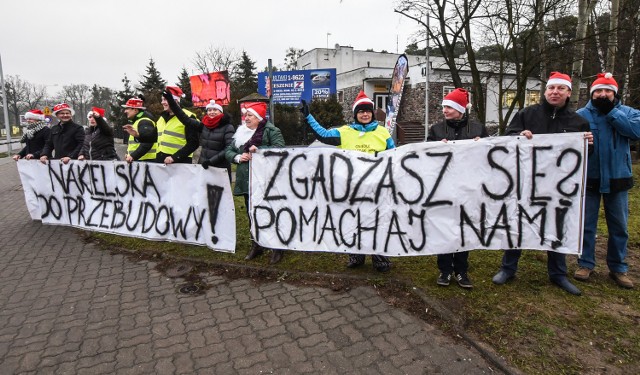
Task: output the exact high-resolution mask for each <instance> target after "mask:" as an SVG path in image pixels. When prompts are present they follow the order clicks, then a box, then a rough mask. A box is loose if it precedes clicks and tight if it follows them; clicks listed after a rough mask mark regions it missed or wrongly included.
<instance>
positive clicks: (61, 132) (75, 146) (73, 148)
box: [40, 103, 84, 164]
mask: <svg viewBox="0 0 640 375" xmlns="http://www.w3.org/2000/svg"><path fill="white" fill-rule="evenodd" d="M74 113H75V111H74V110H73V108H71V106H69V104H67V103H60V104H56V105H55V106H54V107H53V115H54V116H56V117H57V118H58V120H59V122H58V123H57V124H55V125H53V126H52V127H51V135H50V136H49V139H47V142H46V143H45V145H44V148H43V149H42V154H41V156H40V161H41V162H42V163H45V164H46V163H47V161H48V160H49V159H51V158H54V159H60V161H62V162H63V163H64V164H67V163H68V162H69V160H71V159H77V158H78V155H80V150H81V149H82V144H83V142H84V128H83V127H82V125H78V124H76V123H75V122H73V115H74Z"/></svg>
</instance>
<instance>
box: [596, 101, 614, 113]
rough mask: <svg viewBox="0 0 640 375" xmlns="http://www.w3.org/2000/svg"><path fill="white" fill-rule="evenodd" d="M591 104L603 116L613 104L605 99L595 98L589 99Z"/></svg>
mask: <svg viewBox="0 0 640 375" xmlns="http://www.w3.org/2000/svg"><path fill="white" fill-rule="evenodd" d="M591 104H592V105H593V106H594V107H596V108H597V109H598V111H600V113H602V114H603V115H606V114H608V113H609V112H611V110H612V109H613V107H614V105H615V104H614V103H613V102H612V101H611V100H609V99H607V98H595V99H591Z"/></svg>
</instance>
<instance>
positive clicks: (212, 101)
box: [206, 99, 224, 112]
mask: <svg viewBox="0 0 640 375" xmlns="http://www.w3.org/2000/svg"><path fill="white" fill-rule="evenodd" d="M209 108H213V109H217V110H218V111H220V112H224V110H223V109H222V106H221V105H220V104H217V103H216V101H215V100H213V99H211V100H210V101H209V104H207V108H206V109H209Z"/></svg>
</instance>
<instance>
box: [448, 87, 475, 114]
mask: <svg viewBox="0 0 640 375" xmlns="http://www.w3.org/2000/svg"><path fill="white" fill-rule="evenodd" d="M445 105H446V106H447V107H451V108H453V109H455V110H456V111H458V112H460V113H465V112H466V110H467V109H471V103H469V92H468V91H467V90H465V89H454V90H453V91H451V92H450V93H448V94H447V96H445V97H444V99H442V106H445Z"/></svg>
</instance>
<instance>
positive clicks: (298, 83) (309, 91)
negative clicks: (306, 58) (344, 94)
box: [258, 69, 336, 105]
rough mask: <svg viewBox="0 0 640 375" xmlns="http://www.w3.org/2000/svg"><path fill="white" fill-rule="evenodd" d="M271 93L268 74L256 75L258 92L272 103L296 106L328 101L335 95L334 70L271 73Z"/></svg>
mask: <svg viewBox="0 0 640 375" xmlns="http://www.w3.org/2000/svg"><path fill="white" fill-rule="evenodd" d="M272 80H273V85H272V91H273V92H270V91H269V73H267V72H262V73H258V92H259V93H260V94H262V95H264V96H267V97H268V96H269V95H268V94H271V97H272V99H273V102H274V103H280V104H288V105H298V104H300V100H301V99H304V100H306V101H308V102H309V101H311V100H312V99H328V98H329V96H330V95H335V93H336V70H335V69H312V70H290V71H286V72H273V75H272Z"/></svg>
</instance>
